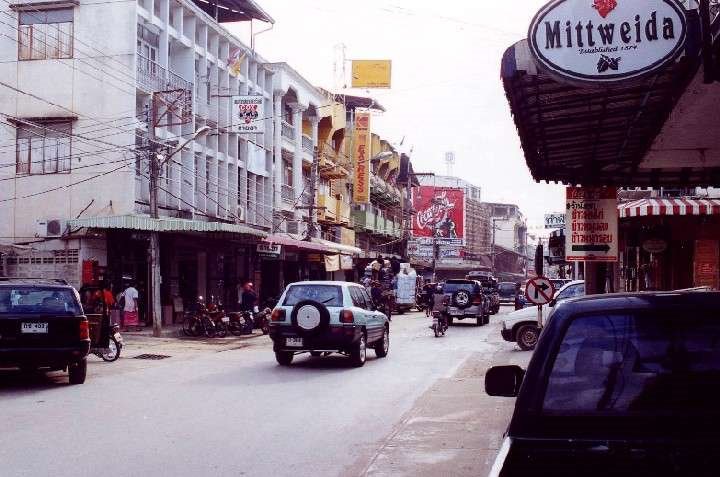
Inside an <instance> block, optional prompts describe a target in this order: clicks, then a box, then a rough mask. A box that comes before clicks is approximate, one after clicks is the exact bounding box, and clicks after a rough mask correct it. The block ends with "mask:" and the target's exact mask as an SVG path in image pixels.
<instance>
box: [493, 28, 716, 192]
mask: <svg viewBox="0 0 720 477" xmlns="http://www.w3.org/2000/svg"><path fill="white" fill-rule="evenodd" d="M691 23H692V22H691ZM700 63H701V62H700V57H699V43H698V41H697V40H693V33H692V32H691V34H690V40H689V42H688V46H687V49H686V51H685V55H684V56H683V57H682V58H681V59H680V60H678V61H677V62H675V63H672V64H670V65H668V66H667V67H666V68H664V69H663V70H662V71H661V72H660V73H658V74H655V75H653V76H649V77H645V78H641V79H636V80H632V81H627V82H624V83H622V84H617V85H612V86H599V87H587V86H583V87H580V86H573V85H570V84H567V83H564V82H560V81H557V80H555V79H554V78H553V77H552V76H551V75H549V74H548V73H546V72H544V71H542V70H539V69H538V68H537V67H536V65H535V63H534V61H533V59H532V58H531V55H530V50H529V47H528V44H527V40H523V41H521V42H519V43H517V44H515V45H514V46H512V47H511V48H509V49H508V50H507V51H506V52H505V55H504V57H503V61H502V80H503V84H504V87H505V92H506V96H507V99H508V101H509V103H510V108H511V112H512V114H513V118H514V121H515V125H516V126H517V129H518V133H519V136H520V141H521V144H522V148H523V151H524V153H525V158H526V161H527V164H528V167H529V168H530V171H531V173H532V175H533V178H534V179H535V180H537V181H552V182H561V183H564V184H570V185H617V186H626V187H637V186H641V187H648V186H659V185H660V184H662V185H664V186H666V187H668V186H689V185H701V184H702V185H710V184H717V183H720V167H717V168H715V167H707V166H706V167H677V166H676V165H675V164H665V167H653V165H652V164H647V163H645V164H643V159H644V158H645V156H646V154H647V153H648V151H649V149H650V147H651V145H652V144H653V141H654V140H655V138H656V137H657V136H658V134H659V133H660V131H661V130H662V128H663V125H664V124H665V123H666V120H667V119H668V118H669V116H670V114H671V113H672V111H673V108H674V107H675V105H676V104H677V102H678V101H679V100H680V98H681V97H682V95H683V94H684V92H685V90H686V88H687V86H688V85H689V84H690V82H691V81H692V80H693V78H695V76H696V74H700V75H701V74H702V72H699V67H700ZM708 119H709V118H708ZM641 164H642V167H640V166H641Z"/></svg>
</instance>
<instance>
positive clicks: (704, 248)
mask: <svg viewBox="0 0 720 477" xmlns="http://www.w3.org/2000/svg"><path fill="white" fill-rule="evenodd" d="M719 264H720V243H719V242H718V241H717V240H696V241H695V263H694V271H695V277H694V278H695V280H694V281H695V286H696V287H705V286H707V287H710V288H712V289H713V290H718V289H719V288H720V271H719V269H718V265H719Z"/></svg>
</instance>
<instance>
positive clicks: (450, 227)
mask: <svg viewBox="0 0 720 477" xmlns="http://www.w3.org/2000/svg"><path fill="white" fill-rule="evenodd" d="M413 207H414V209H415V210H416V211H417V214H416V215H415V217H414V219H413V236H414V237H428V238H433V239H434V240H436V241H437V243H445V244H448V245H450V244H452V245H463V244H464V238H465V191H464V190H463V189H453V188H447V187H433V186H422V187H416V188H414V189H413Z"/></svg>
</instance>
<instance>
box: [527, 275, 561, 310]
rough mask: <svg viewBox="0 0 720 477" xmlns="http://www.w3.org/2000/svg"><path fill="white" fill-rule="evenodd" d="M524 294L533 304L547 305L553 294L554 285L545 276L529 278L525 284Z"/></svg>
mask: <svg viewBox="0 0 720 477" xmlns="http://www.w3.org/2000/svg"><path fill="white" fill-rule="evenodd" d="M525 296H527V299H528V300H529V301H530V302H531V303H533V304H535V305H538V306H542V305H547V304H548V303H550V302H551V301H552V299H553V296H555V287H554V286H553V284H552V282H551V281H550V280H548V279H547V278H545V277H537V278H531V279H530V280H528V282H527V285H525Z"/></svg>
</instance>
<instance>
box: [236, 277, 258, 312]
mask: <svg viewBox="0 0 720 477" xmlns="http://www.w3.org/2000/svg"><path fill="white" fill-rule="evenodd" d="M257 302H258V296H257V293H255V286H254V285H253V283H252V282H247V283H246V284H245V285H244V286H243V293H242V297H241V301H240V309H241V310H242V311H250V312H257V311H256V309H257V307H258V305H257Z"/></svg>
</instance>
